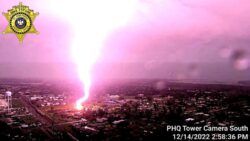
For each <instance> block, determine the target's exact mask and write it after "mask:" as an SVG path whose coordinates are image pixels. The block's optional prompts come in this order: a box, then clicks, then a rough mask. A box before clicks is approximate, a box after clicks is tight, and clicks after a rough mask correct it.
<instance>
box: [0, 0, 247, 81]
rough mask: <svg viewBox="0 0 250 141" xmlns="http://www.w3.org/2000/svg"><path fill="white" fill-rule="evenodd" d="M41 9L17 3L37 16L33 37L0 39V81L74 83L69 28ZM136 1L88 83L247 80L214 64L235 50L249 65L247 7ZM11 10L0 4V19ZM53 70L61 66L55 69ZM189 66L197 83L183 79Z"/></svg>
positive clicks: (34, 2)
mask: <svg viewBox="0 0 250 141" xmlns="http://www.w3.org/2000/svg"><path fill="white" fill-rule="evenodd" d="M48 1H49V0H44V1H42V0H40V1H39V0H28V1H24V4H25V5H29V6H30V8H31V9H34V10H35V11H38V12H39V13H40V15H39V16H38V17H37V19H36V21H35V27H36V28H37V30H38V31H39V32H40V34H39V35H32V34H29V35H27V36H26V37H25V39H24V43H23V45H20V44H19V43H18V40H17V39H16V37H15V36H14V35H12V34H10V35H2V34H0V64H5V66H4V67H2V68H4V69H1V70H0V77H26V76H27V77H37V76H39V74H43V75H42V76H46V77H50V76H51V75H53V76H57V77H59V78H60V77H65V76H66V77H74V76H76V74H75V72H76V71H75V68H74V67H72V66H73V65H71V64H69V63H71V62H72V58H71V57H70V53H69V50H70V41H71V39H72V27H70V26H69V24H68V23H67V21H65V20H64V19H62V18H61V17H62V16H61V15H56V14H54V13H51V12H50V9H51V7H50V6H49V5H48ZM139 1H140V6H139V8H138V10H137V12H136V13H135V14H134V16H133V18H132V19H131V21H130V22H129V24H127V25H126V26H124V27H122V28H119V29H116V30H114V31H113V32H111V33H110V35H109V36H107V38H106V42H105V44H104V45H103V48H102V52H101V56H100V57H99V59H98V63H97V64H99V65H96V67H95V70H93V71H94V72H95V73H96V77H97V76H98V77H101V76H107V77H110V78H119V77H122V78H133V77H140V78H152V77H164V78H178V77H179V76H184V77H185V78H204V79H212V80H217V79H218V80H225V81H234V80H240V79H246V78H250V73H249V72H250V71H249V67H248V68H244V69H243V70H238V69H237V68H235V67H234V64H233V62H232V59H231V58H230V57H229V58H225V57H224V58H223V56H221V51H223V49H224V48H227V49H228V50H231V51H232V52H234V51H235V50H236V51H237V50H243V51H244V52H246V53H245V54H244V57H245V58H247V60H249V52H250V49H249V42H250V40H249V38H250V32H249V30H250V14H249V13H250V1H248V0H237V1H236V0H216V1H212V0H139ZM18 2H19V1H17V0H11V1H0V11H1V12H6V11H7V10H8V9H10V8H11V7H12V6H13V5H17V4H18ZM69 6H70V2H69ZM55 9H56V8H55ZM79 12H80V11H79ZM6 26H7V21H6V19H5V18H4V17H3V16H0V31H3V30H4V29H5V28H6ZM27 63H30V65H27ZM41 63H43V64H44V63H46V64H47V65H46V69H39V70H37V67H35V66H36V65H37V64H41ZM58 63H63V65H62V64H61V65H60V67H58ZM107 63H108V65H107ZM113 63H115V66H114V65H111V64H113ZM247 63H248V64H249V62H247ZM6 64H7V65H6ZM11 64H14V65H11ZM182 64H184V65H182ZM192 64H195V65H196V67H197V71H198V75H195V76H192V75H191V74H190V73H189V72H190V71H192V70H189V65H192ZM206 64H209V65H206ZM218 64H220V66H218ZM13 66H14V67H13ZM39 66H40V67H41V68H44V67H43V65H39ZM112 66H113V67H114V68H112V69H111V67H112ZM222 66H223V67H222ZM0 67H1V66H0ZM218 67H219V68H220V69H218ZM61 68H66V69H61ZM122 68H123V69H122ZM17 69H18V70H17ZM99 70H102V71H99ZM20 71H21V72H22V73H20ZM38 71H39V73H37V72H38ZM111 72H112V73H111ZM107 74H108V75H107Z"/></svg>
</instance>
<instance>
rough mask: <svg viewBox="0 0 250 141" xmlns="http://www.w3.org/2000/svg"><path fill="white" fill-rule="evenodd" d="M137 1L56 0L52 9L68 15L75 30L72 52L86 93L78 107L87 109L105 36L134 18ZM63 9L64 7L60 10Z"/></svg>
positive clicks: (52, 3) (66, 16)
mask: <svg viewBox="0 0 250 141" xmlns="http://www.w3.org/2000/svg"><path fill="white" fill-rule="evenodd" d="M137 2H138V1H137V0H105V1H104V0H71V1H70V2H69V1H62V0H53V1H50V3H51V4H50V6H52V7H51V8H53V9H56V10H54V12H56V13H57V14H58V15H61V16H62V18H67V20H68V21H70V24H71V26H72V27H73V30H74V37H73V38H72V39H73V40H72V46H71V54H72V58H73V59H74V62H75V63H76V64H77V67H78V73H79V77H80V80H81V81H82V82H83V85H84V95H83V97H82V98H80V99H79V100H77V102H76V109H78V110H81V109H83V107H82V103H83V102H84V101H86V100H87V99H88V97H89V94H90V88H91V84H92V83H91V82H92V81H91V69H92V67H93V65H94V63H95V62H96V61H97V59H98V57H99V55H100V50H101V47H102V46H103V42H104V41H105V38H106V37H107V36H108V35H109V34H110V32H112V31H113V30H114V29H115V28H118V27H121V26H123V25H124V24H126V23H127V22H128V20H129V19H130V18H131V17H132V15H133V13H134V12H135V10H136V7H137ZM58 9H60V10H58Z"/></svg>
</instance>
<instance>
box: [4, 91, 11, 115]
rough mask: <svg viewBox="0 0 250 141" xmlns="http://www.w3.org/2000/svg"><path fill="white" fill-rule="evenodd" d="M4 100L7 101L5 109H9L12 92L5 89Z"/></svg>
mask: <svg viewBox="0 0 250 141" xmlns="http://www.w3.org/2000/svg"><path fill="white" fill-rule="evenodd" d="M5 101H6V102H7V103H8V106H7V108H8V109H7V110H8V112H9V111H10V108H12V92H11V91H6V92H5Z"/></svg>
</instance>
